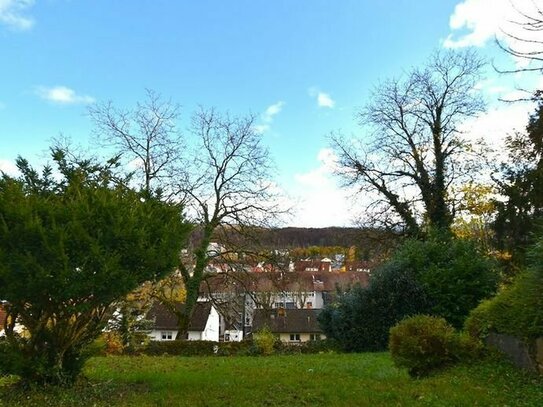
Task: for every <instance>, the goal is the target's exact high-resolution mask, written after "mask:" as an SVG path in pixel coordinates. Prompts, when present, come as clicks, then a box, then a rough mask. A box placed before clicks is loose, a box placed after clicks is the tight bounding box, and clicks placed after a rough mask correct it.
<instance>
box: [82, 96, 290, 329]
mask: <svg viewBox="0 0 543 407" xmlns="http://www.w3.org/2000/svg"><path fill="white" fill-rule="evenodd" d="M90 116H91V118H92V119H93V121H94V123H95V125H96V128H95V133H96V134H97V135H98V136H99V138H100V139H101V140H102V141H103V142H104V143H106V144H108V145H110V146H113V147H114V148H115V149H116V151H117V153H119V154H121V155H123V156H124V157H125V158H126V161H128V162H134V161H135V162H136V163H137V165H136V167H137V175H139V176H140V177H141V178H140V179H142V187H143V188H145V189H146V190H147V191H149V192H155V191H156V190H157V189H159V190H166V191H168V196H167V197H168V198H172V199H175V200H177V201H180V202H182V203H183V204H184V208H185V217H186V218H188V220H189V222H190V223H192V225H193V231H192V235H191V237H190V239H189V240H188V241H189V243H188V247H187V249H186V250H184V251H183V253H182V255H181V256H180V263H179V267H178V272H179V273H180V275H181V279H182V286H183V288H184V289H185V290H186V300H185V307H184V308H183V309H182V310H181V312H179V311H176V316H177V317H178V320H179V326H180V330H179V337H181V335H182V334H183V333H184V332H186V330H187V328H188V324H189V321H190V317H191V315H192V312H193V309H194V306H195V305H196V302H197V300H198V295H199V291H200V286H201V284H202V282H203V279H204V277H205V275H206V273H207V270H206V269H207V267H208V265H209V264H210V262H211V261H213V260H215V261H217V262H220V263H222V264H227V263H230V265H229V266H228V267H227V268H228V269H232V268H233V267H232V266H231V263H232V262H235V261H237V259H238V255H239V253H240V252H246V253H248V252H251V251H252V252H254V251H255V250H254V242H253V241H252V240H251V237H252V234H253V232H255V231H257V230H258V228H259V227H265V226H268V225H270V224H271V223H272V222H273V220H275V219H276V218H277V215H278V214H279V212H280V211H279V200H278V195H277V194H276V193H275V191H276V189H275V188H274V185H273V183H272V181H271V179H272V166H271V160H270V157H269V154H268V150H267V149H266V148H265V147H264V146H263V145H262V140H261V136H260V135H259V134H258V133H257V132H256V131H255V130H254V117H253V116H246V117H231V116H229V115H227V114H226V115H222V114H219V113H218V112H216V111H215V110H214V109H209V110H205V109H200V110H199V111H197V112H196V113H195V114H194V115H193V117H192V125H191V128H190V132H189V134H188V135H187V140H186V143H187V146H188V147H187V148H184V144H183V143H182V142H181V138H180V136H179V133H178V131H177V130H176V119H177V117H178V107H177V106H176V105H174V104H172V103H171V102H170V101H163V100H162V99H161V98H160V96H159V95H157V94H156V93H155V92H153V91H148V92H147V100H146V102H144V103H138V104H137V107H136V108H135V109H133V110H120V109H117V108H115V107H114V106H113V105H112V103H106V104H103V105H98V106H96V107H93V108H91V110H90ZM212 241H219V242H220V243H221V247H222V249H221V250H219V251H214V250H210V243H211V242H212ZM180 249H181V248H180ZM237 271H239V270H237ZM178 286H181V285H180V284H176V285H175V287H178ZM161 287H162V286H159V287H158V288H161ZM171 297H172V298H174V299H175V298H176V296H175V295H173V296H171ZM162 301H163V302H164V299H162ZM165 305H167V306H168V305H170V306H169V307H168V308H170V309H177V308H175V307H174V305H175V304H173V303H172V304H165Z"/></svg>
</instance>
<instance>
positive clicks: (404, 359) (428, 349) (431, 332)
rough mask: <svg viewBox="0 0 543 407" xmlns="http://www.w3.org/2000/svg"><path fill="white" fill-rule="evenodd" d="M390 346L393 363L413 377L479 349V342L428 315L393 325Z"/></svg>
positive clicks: (441, 320) (472, 355) (475, 352)
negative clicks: (406, 370)
mask: <svg viewBox="0 0 543 407" xmlns="http://www.w3.org/2000/svg"><path fill="white" fill-rule="evenodd" d="M389 348H390V353H391V355H392V360H393V361H394V364H395V365H396V366H398V367H403V368H407V369H408V372H409V375H410V376H412V377H421V376H426V375H428V374H429V373H430V372H432V371H434V370H437V369H439V368H442V367H444V366H447V365H449V364H451V363H453V362H456V361H459V360H463V359H468V358H470V357H475V356H476V355H477V354H478V352H479V346H478V344H477V342H475V341H473V340H472V339H470V338H469V337H468V336H466V335H464V334H459V333H457V332H456V331H455V329H454V328H453V327H452V326H451V325H449V324H448V323H447V321H445V319H443V318H437V317H432V316H428V315H417V316H414V317H410V318H406V319H404V320H403V321H402V322H400V323H399V324H397V325H396V326H394V327H393V328H391V330H390V342H389Z"/></svg>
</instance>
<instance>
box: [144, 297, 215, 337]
mask: <svg viewBox="0 0 543 407" xmlns="http://www.w3.org/2000/svg"><path fill="white" fill-rule="evenodd" d="M184 308H185V304H182V303H178V304H176V309H177V310H182V309H184ZM210 312H211V303H210V302H198V303H196V306H195V307H194V311H193V313H192V318H191V319H190V324H189V328H188V330H189V331H203V330H204V329H205V327H206V324H207V319H208V318H209V313H210ZM146 318H147V319H149V320H151V321H154V324H153V329H168V330H172V331H175V330H177V329H178V324H177V317H176V316H175V314H173V313H172V312H171V311H169V310H168V308H166V307H165V306H164V305H162V304H160V303H155V304H153V306H152V307H151V309H150V310H149V312H148V313H147V317H146Z"/></svg>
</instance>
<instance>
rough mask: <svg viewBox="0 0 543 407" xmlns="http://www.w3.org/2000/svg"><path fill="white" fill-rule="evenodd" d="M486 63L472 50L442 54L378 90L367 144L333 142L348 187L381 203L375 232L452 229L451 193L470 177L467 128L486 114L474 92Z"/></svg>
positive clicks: (368, 115)
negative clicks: (466, 122)
mask: <svg viewBox="0 0 543 407" xmlns="http://www.w3.org/2000/svg"><path fill="white" fill-rule="evenodd" d="M483 65H484V63H483V61H482V60H481V59H480V58H478V57H477V56H476V55H475V54H474V53H473V52H470V51H468V52H462V53H455V52H447V53H436V54H434V55H433V56H432V58H431V59H430V60H429V62H428V63H427V65H426V66H425V67H423V68H420V69H413V70H412V71H411V72H409V73H408V74H407V75H406V77H405V78H404V79H401V80H398V79H394V80H388V81H386V82H384V83H382V84H380V85H379V86H377V88H376V89H375V90H374V92H373V95H372V98H371V100H370V101H369V103H368V104H367V105H366V106H365V107H364V108H363V109H362V110H361V111H360V113H359V119H360V124H361V125H363V126H364V127H363V128H364V130H365V131H366V133H365V134H364V138H363V139H361V138H358V139H356V138H355V139H350V140H349V139H346V138H345V137H343V136H341V135H334V136H332V140H331V141H332V146H333V148H334V149H335V151H336V153H337V155H338V157H339V163H338V164H339V168H338V170H337V172H338V174H339V175H340V176H341V177H342V178H343V179H344V181H345V183H346V185H350V186H356V187H358V188H359V189H360V191H363V192H364V193H366V194H369V196H376V197H377V198H376V200H375V201H374V202H372V203H371V204H369V206H368V208H366V209H367V214H368V216H369V217H370V222H371V223H372V224H373V225H374V226H386V227H390V228H392V229H395V230H400V229H401V230H402V231H404V232H406V233H407V234H410V235H417V234H419V233H420V232H421V226H422V225H423V224H424V225H427V226H431V227H436V228H445V229H448V228H449V227H450V225H451V223H452V220H453V215H454V207H453V205H452V202H451V199H450V196H449V195H448V191H449V189H450V186H451V185H452V183H454V182H455V181H456V180H457V179H458V178H459V177H461V176H463V175H465V174H466V173H467V172H469V169H468V168H467V166H468V161H469V160H468V159H467V155H466V152H467V151H468V150H470V145H469V143H467V142H466V140H464V138H463V137H462V134H461V132H460V130H459V126H460V125H461V123H462V121H463V120H465V119H466V118H469V117H472V116H475V115H477V114H478V113H480V112H481V111H483V110H484V103H483V101H482V99H481V98H480V96H479V95H478V94H477V93H476V92H475V91H474V87H475V84H476V83H477V82H478V81H479V78H480V71H481V69H482V67H483Z"/></svg>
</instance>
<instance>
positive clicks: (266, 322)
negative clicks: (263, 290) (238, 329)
mask: <svg viewBox="0 0 543 407" xmlns="http://www.w3.org/2000/svg"><path fill="white" fill-rule="evenodd" d="M320 312H321V310H317V309H284V308H280V309H276V310H263V309H257V310H255V313H254V319H253V332H258V331H259V330H262V329H265V328H268V329H269V330H270V331H271V332H272V333H273V334H274V335H276V336H278V337H279V339H280V340H281V342H285V343H292V344H295V343H304V342H309V341H316V340H321V339H325V338H326V336H325V335H324V333H323V331H322V329H321V327H320V326H319V322H318V320H317V318H318V315H319V313H320Z"/></svg>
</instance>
